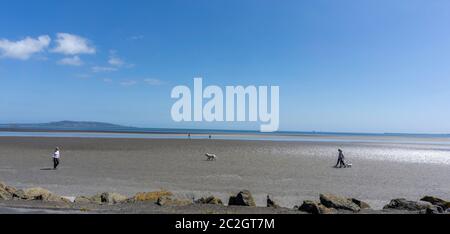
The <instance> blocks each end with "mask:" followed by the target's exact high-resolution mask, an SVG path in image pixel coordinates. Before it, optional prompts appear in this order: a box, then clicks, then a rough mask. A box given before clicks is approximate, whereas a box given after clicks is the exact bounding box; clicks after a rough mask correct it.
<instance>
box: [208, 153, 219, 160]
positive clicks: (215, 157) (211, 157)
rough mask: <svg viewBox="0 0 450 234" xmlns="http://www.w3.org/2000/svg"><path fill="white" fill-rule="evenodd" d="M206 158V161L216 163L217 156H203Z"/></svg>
mask: <svg viewBox="0 0 450 234" xmlns="http://www.w3.org/2000/svg"><path fill="white" fill-rule="evenodd" d="M205 156H206V161H216V159H217V156H216V155H215V154H208V153H207V154H205Z"/></svg>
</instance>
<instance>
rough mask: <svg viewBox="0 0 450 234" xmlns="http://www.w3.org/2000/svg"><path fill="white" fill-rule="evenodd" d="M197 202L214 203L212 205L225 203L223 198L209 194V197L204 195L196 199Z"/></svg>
mask: <svg viewBox="0 0 450 234" xmlns="http://www.w3.org/2000/svg"><path fill="white" fill-rule="evenodd" d="M195 203H197V204H212V205H223V202H222V200H220V198H217V197H214V196H209V197H202V198H200V199H198V200H197V201H195Z"/></svg>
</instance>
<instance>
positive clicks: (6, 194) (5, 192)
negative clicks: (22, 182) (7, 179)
mask: <svg viewBox="0 0 450 234" xmlns="http://www.w3.org/2000/svg"><path fill="white" fill-rule="evenodd" d="M16 191H17V189H16V188H14V187H12V186H8V185H6V184H5V183H3V182H0V200H11V199H12V198H13V197H14V193H15V192H16Z"/></svg>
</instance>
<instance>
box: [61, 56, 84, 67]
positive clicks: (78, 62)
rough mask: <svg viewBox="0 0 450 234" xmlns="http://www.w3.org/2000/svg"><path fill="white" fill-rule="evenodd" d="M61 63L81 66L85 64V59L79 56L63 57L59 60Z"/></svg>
mask: <svg viewBox="0 0 450 234" xmlns="http://www.w3.org/2000/svg"><path fill="white" fill-rule="evenodd" d="M58 63H59V64H61V65H69V66H81V65H83V61H82V60H81V59H80V57H78V56H73V57H67V58H63V59H61V60H59V61H58Z"/></svg>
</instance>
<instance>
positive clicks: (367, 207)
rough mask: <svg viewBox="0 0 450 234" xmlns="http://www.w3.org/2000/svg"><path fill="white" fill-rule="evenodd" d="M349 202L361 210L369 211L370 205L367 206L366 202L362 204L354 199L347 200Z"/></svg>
mask: <svg viewBox="0 0 450 234" xmlns="http://www.w3.org/2000/svg"><path fill="white" fill-rule="evenodd" d="M349 200H350V201H352V202H353V203H355V204H356V205H358V206H359V208H361V209H370V205H369V204H367V203H366V202H363V201H361V200H358V199H356V198H349Z"/></svg>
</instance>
